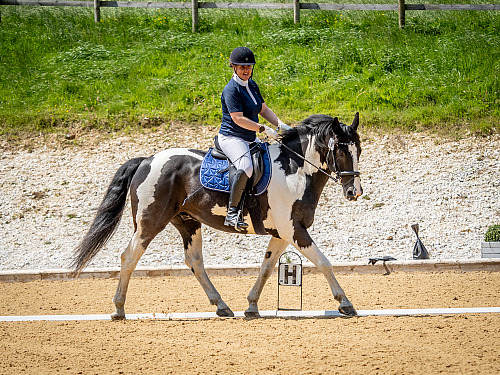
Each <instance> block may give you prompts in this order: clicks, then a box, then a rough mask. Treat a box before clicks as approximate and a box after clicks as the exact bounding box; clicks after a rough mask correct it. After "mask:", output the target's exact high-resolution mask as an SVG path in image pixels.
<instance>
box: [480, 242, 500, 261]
mask: <svg viewBox="0 0 500 375" xmlns="http://www.w3.org/2000/svg"><path fill="white" fill-rule="evenodd" d="M481 258H500V242H481Z"/></svg>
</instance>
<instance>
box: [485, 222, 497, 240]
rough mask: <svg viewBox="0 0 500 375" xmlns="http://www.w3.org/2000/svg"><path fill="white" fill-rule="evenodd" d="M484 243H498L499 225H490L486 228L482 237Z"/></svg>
mask: <svg viewBox="0 0 500 375" xmlns="http://www.w3.org/2000/svg"><path fill="white" fill-rule="evenodd" d="M484 241H485V242H499V241H500V225H492V226H491V227H489V228H488V230H487V231H486V233H485V235H484Z"/></svg>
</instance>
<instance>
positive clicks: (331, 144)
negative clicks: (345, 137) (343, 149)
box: [326, 137, 361, 182]
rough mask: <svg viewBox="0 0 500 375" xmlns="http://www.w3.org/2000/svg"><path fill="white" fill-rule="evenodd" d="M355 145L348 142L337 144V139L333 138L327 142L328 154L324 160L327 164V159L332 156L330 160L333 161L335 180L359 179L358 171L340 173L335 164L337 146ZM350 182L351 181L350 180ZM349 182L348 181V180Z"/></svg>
mask: <svg viewBox="0 0 500 375" xmlns="http://www.w3.org/2000/svg"><path fill="white" fill-rule="evenodd" d="M355 144H356V143H354V142H353V141H350V142H347V143H346V142H337V138H336V137H334V138H330V140H329V141H328V152H327V154H326V160H327V163H328V157H329V156H330V155H332V159H333V165H334V168H335V171H334V172H335V175H336V177H337V179H340V178H341V177H352V178H356V177H359V176H360V174H361V173H360V172H358V171H341V170H340V168H339V165H338V163H337V156H336V155H337V152H336V151H337V148H338V146H339V145H342V146H347V147H349V146H353V145H355ZM351 180H352V179H351ZM349 182H350V180H349Z"/></svg>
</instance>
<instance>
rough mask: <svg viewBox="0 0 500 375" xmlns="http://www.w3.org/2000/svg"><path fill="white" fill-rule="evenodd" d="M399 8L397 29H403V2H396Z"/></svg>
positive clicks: (399, 0)
mask: <svg viewBox="0 0 500 375" xmlns="http://www.w3.org/2000/svg"><path fill="white" fill-rule="evenodd" d="M398 7H399V28H400V29H404V28H405V22H406V20H405V0H398Z"/></svg>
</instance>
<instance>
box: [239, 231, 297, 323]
mask: <svg viewBox="0 0 500 375" xmlns="http://www.w3.org/2000/svg"><path fill="white" fill-rule="evenodd" d="M287 246H288V242H286V241H284V240H282V239H280V238H276V237H272V238H271V241H269V245H268V246H267V251H266V254H265V256H264V261H263V262H262V265H261V266H260V273H259V276H258V277H257V281H256V282H255V284H254V286H253V287H252V290H251V291H250V293H249V294H248V297H247V299H248V303H249V305H248V309H247V310H246V311H245V316H246V317H249V318H258V317H259V316H260V315H259V308H258V306H257V302H258V301H259V298H260V294H261V293H262V289H263V288H264V285H265V283H266V281H267V279H269V276H271V275H272V273H273V271H274V266H275V265H276V262H277V261H278V259H279V257H280V255H281V254H282V253H283V251H284V250H285V249H286V247H287Z"/></svg>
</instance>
